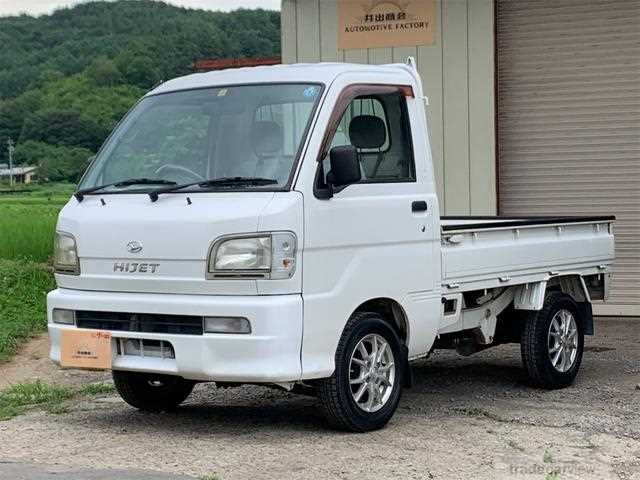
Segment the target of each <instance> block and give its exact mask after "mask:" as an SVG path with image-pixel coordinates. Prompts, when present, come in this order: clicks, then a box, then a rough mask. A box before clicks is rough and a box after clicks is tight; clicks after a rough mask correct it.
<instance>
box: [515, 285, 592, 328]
mask: <svg viewBox="0 0 640 480" xmlns="http://www.w3.org/2000/svg"><path fill="white" fill-rule="evenodd" d="M549 292H561V293H563V294H565V295H568V296H569V297H571V298H572V299H573V300H574V301H575V302H576V304H577V305H578V308H579V310H580V316H581V318H582V322H583V330H584V333H585V335H593V332H594V327H593V310H592V307H591V297H590V295H589V290H588V289H587V285H586V284H585V282H584V279H583V278H582V275H581V274H580V273H566V274H562V275H553V276H550V277H548V278H547V279H546V280H543V281H540V282H535V283H528V284H525V285H520V286H518V287H516V291H515V296H514V308H515V309H516V310H537V311H539V310H542V308H543V307H544V302H545V298H546V296H547V294H548V293H549Z"/></svg>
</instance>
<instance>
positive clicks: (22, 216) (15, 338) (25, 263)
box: [0, 185, 73, 362]
mask: <svg viewBox="0 0 640 480" xmlns="http://www.w3.org/2000/svg"><path fill="white" fill-rule="evenodd" d="M3 191H4V189H3V188H2V187H0V362H2V361H5V360H7V359H8V358H9V357H10V355H11V354H12V353H14V352H15V350H16V348H17V347H18V346H19V345H20V343H21V342H22V341H24V340H25V339H27V338H29V337H31V336H32V335H34V334H36V333H38V332H41V331H44V329H45V328H46V318H45V304H46V302H45V300H46V293H47V292H48V291H49V290H52V289H53V288H54V286H55V282H54V280H53V274H52V270H51V266H50V263H51V262H50V261H51V254H52V251H53V233H54V230H55V224H56V218H57V215H58V212H59V211H60V209H61V208H62V206H63V205H64V204H65V203H66V202H67V200H68V199H69V196H70V195H71V192H72V191H73V186H72V185H51V186H40V187H38V186H36V187H30V188H29V189H25V190H24V191H12V192H11V193H3Z"/></svg>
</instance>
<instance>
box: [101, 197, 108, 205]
mask: <svg viewBox="0 0 640 480" xmlns="http://www.w3.org/2000/svg"><path fill="white" fill-rule="evenodd" d="M100 203H101V204H102V206H103V207H104V206H105V205H106V204H107V202H105V201H104V198H101V199H100Z"/></svg>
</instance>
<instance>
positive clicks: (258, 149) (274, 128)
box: [251, 120, 284, 157]
mask: <svg viewBox="0 0 640 480" xmlns="http://www.w3.org/2000/svg"><path fill="white" fill-rule="evenodd" d="M283 141H284V139H283V135H282V127H281V126H280V125H278V124H277V123H276V122H271V121H265V120H260V121H255V122H253V126H252V127H251V145H252V146H253V151H254V152H255V154H256V155H257V156H258V157H265V156H269V155H275V154H277V153H278V152H280V150H282V144H283Z"/></svg>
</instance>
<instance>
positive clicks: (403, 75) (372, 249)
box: [48, 64, 613, 382]
mask: <svg viewBox="0 0 640 480" xmlns="http://www.w3.org/2000/svg"><path fill="white" fill-rule="evenodd" d="M296 81H305V82H308V81H314V82H319V83H323V84H324V86H325V88H324V91H323V98H321V99H320V105H319V108H318V110H317V112H316V114H315V117H314V118H313V120H312V124H311V128H310V130H309V133H308V136H307V138H306V139H305V140H304V143H303V147H302V154H301V159H300V162H299V164H298V167H297V171H296V176H295V182H294V185H293V187H292V189H291V191H287V192H277V193H273V192H271V193H269V192H260V193H230V192H228V193H189V194H188V195H187V194H184V193H172V194H166V195H162V196H160V199H159V200H158V201H157V202H155V203H152V202H150V200H149V198H148V196H147V195H145V194H127V195H103V196H101V195H87V196H86V198H85V200H84V201H83V202H82V203H78V202H77V201H76V200H75V199H71V200H70V201H69V203H68V204H67V205H66V207H65V208H64V209H63V210H62V212H61V214H60V218H59V222H58V230H60V231H64V232H68V233H70V234H72V235H74V237H75V238H76V240H77V244H78V255H79V257H80V267H81V274H80V275H78V276H72V275H59V274H58V275H56V280H57V283H58V287H59V288H58V290H55V291H54V292H51V293H50V294H49V296H48V317H49V332H50V335H51V342H52V345H51V358H52V359H53V360H54V361H59V358H60V351H59V338H60V332H61V331H62V330H64V329H65V328H75V327H70V326H61V325H55V324H53V323H51V321H52V320H51V313H52V309H53V308H67V309H76V310H94V311H114V312H131V313H158V314H174V315H197V316H243V317H246V318H248V319H249V320H250V321H251V324H252V328H253V331H252V333H251V334H249V335H210V334H205V335H176V334H158V333H154V334H151V333H138V332H122V331H114V332H112V334H113V335H114V337H117V338H127V337H131V338H145V339H151V340H165V341H168V342H170V343H171V344H172V345H173V347H174V348H175V353H176V358H175V360H171V361H169V360H159V359H149V358H134V357H129V358H121V357H118V358H115V359H114V368H118V369H123V370H135V371H143V372H144V371H148V372H159V373H170V374H175V375H181V376H184V377H185V378H189V379H194V380H214V381H215V380H219V381H233V382H291V381H299V380H304V379H311V378H321V377H326V376H329V375H331V374H332V373H333V370H334V361H335V360H334V356H335V350H336V345H337V343H338V341H339V339H340V335H341V333H342V331H343V329H344V326H345V324H346V322H347V321H348V319H349V317H350V316H351V314H352V313H353V311H354V310H355V309H356V308H358V306H360V305H362V304H363V303H365V302H367V301H369V300H372V299H379V298H385V299H390V300H392V301H393V302H395V304H396V305H398V306H399V308H400V310H401V313H402V315H403V317H404V318H405V319H406V322H407V325H406V330H407V347H408V351H409V356H410V358H415V357H419V356H422V355H425V354H427V353H428V352H429V350H430V349H431V347H432V345H433V342H434V340H435V338H436V335H437V334H438V331H439V329H442V328H445V329H448V330H447V331H449V330H451V329H454V328H456V327H455V325H457V324H460V325H462V324H464V323H465V321H466V322H468V321H469V319H470V318H473V316H469V315H467V316H466V320H465V317H464V315H463V314H461V312H460V311H458V312H456V314H454V315H452V316H451V315H449V316H447V317H448V318H447V317H445V316H444V315H443V306H442V304H441V300H442V297H443V295H445V294H446V295H447V298H450V297H451V296H452V295H459V293H460V292H462V291H464V290H471V289H480V288H493V287H501V286H505V285H508V286H516V285H522V284H525V283H532V282H541V281H546V280H547V279H548V277H549V273H548V271H549V270H561V271H562V272H563V273H571V274H574V275H578V276H579V275H584V274H587V273H601V272H602V271H603V270H602V269H600V268H599V266H604V268H608V265H610V264H611V261H612V259H613V237H612V234H611V233H610V230H609V229H607V228H606V225H605V226H604V227H605V228H602V229H600V230H597V231H596V228H595V227H594V226H593V225H592V224H584V225H571V226H568V227H566V228H564V227H563V228H564V230H562V232H561V233H558V231H557V229H556V228H555V227H548V226H545V227H537V228H531V229H526V231H525V229H522V230H521V231H520V232H519V233H518V234H517V236H515V234H514V230H513V229H506V230H499V229H497V230H493V231H482V232H473V231H465V232H462V233H459V234H456V235H458V237H457V238H456V239H455V240H456V242H457V243H448V242H445V243H444V244H442V243H441V241H444V236H443V235H442V234H441V221H440V217H439V202H438V198H437V195H436V190H437V189H436V186H435V181H434V167H433V159H432V156H431V150H430V145H429V135H428V129H427V121H426V115H425V110H424V104H423V102H422V96H423V91H422V86H421V84H420V79H419V77H418V76H417V74H416V73H415V71H413V70H412V69H411V68H409V67H407V66H405V65H389V66H371V65H347V64H321V65H315V66H314V65H298V66H278V67H259V68H253V69H238V70H231V71H223V72H214V73H207V74H197V75H191V76H188V77H184V78H182V79H176V80H172V81H170V82H167V83H165V84H163V85H162V86H160V87H159V88H158V89H157V90H156V91H155V92H156V93H157V92H169V91H175V90H181V89H188V88H200V87H214V86H221V85H231V84H248V83H265V82H296ZM357 83H369V84H389V85H410V86H411V87H412V88H413V91H414V94H415V97H414V98H407V107H408V111H409V118H410V122H411V131H412V142H413V151H414V156H415V161H416V177H417V180H416V181H415V182H410V183H409V182H408V183H386V184H356V185H351V186H349V187H347V188H345V189H344V190H342V191H340V192H339V193H337V194H336V195H335V196H334V197H333V198H331V199H329V200H321V199H318V198H316V197H315V196H314V193H313V182H314V178H315V174H316V169H317V161H316V159H317V156H318V152H319V148H320V143H321V142H322V138H323V136H324V132H325V129H326V127H327V124H328V122H329V119H330V116H331V113H332V110H333V107H334V105H335V102H336V99H337V98H338V96H339V94H340V92H341V91H342V90H343V89H344V88H345V87H347V86H349V85H352V84H357ZM187 196H188V197H189V198H190V199H191V201H192V202H191V204H190V205H189V204H188V202H187ZM100 198H103V199H104V200H105V203H106V204H105V205H102V203H101V202H100ZM413 201H425V202H426V203H427V205H428V209H427V211H426V212H419V213H414V212H412V209H411V204H412V202H413ZM459 222H460V223H462V224H464V223H465V222H464V221H459ZM493 222H494V223H496V224H497V223H499V222H497V221H495V220H494V221H493ZM467 223H469V222H467ZM471 223H476V222H475V221H474V222H471ZM282 230H286V231H291V232H293V233H294V234H295V235H296V237H297V242H298V250H297V256H296V262H297V268H296V270H295V273H294V275H293V276H292V278H290V279H287V280H246V279H245V280H229V279H227V280H219V279H215V280H206V279H205V271H206V268H207V262H206V260H207V253H208V251H209V247H210V246H211V244H212V242H213V241H214V240H215V239H216V238H218V237H220V236H222V235H231V234H244V233H252V232H268V231H282ZM447 235H448V233H447ZM132 240H136V241H139V242H140V243H142V244H143V247H144V248H143V252H142V253H141V254H129V253H127V250H126V245H127V243H128V242H130V241H132ZM450 240H451V239H450ZM118 261H126V262H135V261H138V262H154V263H159V264H160V266H159V267H158V271H157V273H156V274H151V273H148V272H147V273H143V274H140V273H136V274H123V273H119V272H116V271H114V268H113V264H114V262H118ZM501 277H502V278H507V277H508V278H509V280H508V281H503V280H501ZM448 284H457V289H455V288H449V287H448V286H447V285H448ZM481 321H482V320H478V322H481ZM463 326H464V328H470V327H474V326H481V325H480V324H478V325H471V326H469V325H466V324H464V325H463ZM486 330H487V331H489V328H486ZM488 335H489V334H487V336H488Z"/></svg>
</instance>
